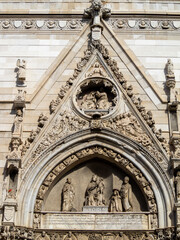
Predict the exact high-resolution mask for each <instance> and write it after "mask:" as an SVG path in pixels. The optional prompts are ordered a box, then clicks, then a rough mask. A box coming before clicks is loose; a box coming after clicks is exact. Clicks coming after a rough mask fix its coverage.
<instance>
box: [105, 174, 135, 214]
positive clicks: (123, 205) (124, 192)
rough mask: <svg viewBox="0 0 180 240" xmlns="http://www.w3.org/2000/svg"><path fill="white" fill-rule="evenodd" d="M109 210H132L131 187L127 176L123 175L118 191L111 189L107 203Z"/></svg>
mask: <svg viewBox="0 0 180 240" xmlns="http://www.w3.org/2000/svg"><path fill="white" fill-rule="evenodd" d="M109 211H110V212H122V211H124V212H130V211H133V204H132V187H131V185H130V184H129V177H127V176H126V177H125V178H124V181H123V184H122V186H121V189H120V191H119V190H118V189H114V190H113V194H112V196H111V198H110V204H109Z"/></svg>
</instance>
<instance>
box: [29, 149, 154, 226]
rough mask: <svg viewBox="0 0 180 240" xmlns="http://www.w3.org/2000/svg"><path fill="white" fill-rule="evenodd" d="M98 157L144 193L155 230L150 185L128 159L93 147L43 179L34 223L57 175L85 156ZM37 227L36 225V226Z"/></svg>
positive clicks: (67, 160) (67, 161)
mask: <svg viewBox="0 0 180 240" xmlns="http://www.w3.org/2000/svg"><path fill="white" fill-rule="evenodd" d="M91 155H96V156H97V155H98V156H99V157H106V158H111V160H113V161H114V162H115V163H116V164H118V165H119V166H120V167H121V168H122V169H124V170H125V171H126V172H127V173H129V175H131V176H132V177H133V178H134V180H135V181H136V182H137V183H138V185H139V186H140V188H141V190H142V191H143V192H144V195H145V197H146V200H147V204H148V207H149V211H150V214H151V216H150V217H151V227H152V229H155V228H157V226H158V223H157V221H158V215H157V203H156V199H155V196H154V192H153V190H152V188H151V184H150V183H149V182H148V180H147V179H146V177H145V176H144V175H143V173H142V172H141V171H140V170H139V169H138V168H137V167H135V166H134V164H133V163H131V162H130V161H129V160H128V159H126V158H124V157H122V156H121V155H120V154H119V153H117V152H115V151H114V150H112V149H108V148H104V147H100V146H94V147H90V148H86V149H83V150H81V151H79V152H76V153H75V154H73V155H71V156H69V157H67V158H66V159H64V160H63V161H62V162H61V163H59V164H58V165H57V166H56V167H55V168H54V169H53V170H52V171H51V172H50V173H49V174H48V176H46V178H45V179H44V181H43V183H42V185H41V186H40V188H39V191H38V194H37V198H36V203H35V207H34V212H35V214H34V222H37V220H36V219H37V214H38V213H40V212H41V211H42V205H43V200H44V197H45V194H46V192H47V191H48V189H49V188H51V184H52V183H53V181H54V180H55V178H56V177H57V176H58V175H59V174H62V175H63V171H66V168H67V167H69V166H70V165H71V164H73V163H75V162H77V161H78V160H80V159H83V158H85V157H87V156H91ZM37 226H38V225H37Z"/></svg>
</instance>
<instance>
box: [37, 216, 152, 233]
mask: <svg viewBox="0 0 180 240" xmlns="http://www.w3.org/2000/svg"><path fill="white" fill-rule="evenodd" d="M148 218H149V217H148V213H147V214H144V213H108V214H107V213H104V214H103V213H94V214H93V213H89V214H88V213H52V212H51V213H44V214H42V219H41V228H44V229H64V230H68V229H71V230H76V229H77V230H128V229H131V230H135V229H137V230H138V229H141V230H147V229H149V226H148V225H149V224H148V223H149V220H148Z"/></svg>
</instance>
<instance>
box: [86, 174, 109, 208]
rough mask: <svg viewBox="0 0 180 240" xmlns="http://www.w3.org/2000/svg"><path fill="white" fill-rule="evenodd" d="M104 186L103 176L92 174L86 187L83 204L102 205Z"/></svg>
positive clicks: (103, 203) (103, 201)
mask: <svg viewBox="0 0 180 240" xmlns="http://www.w3.org/2000/svg"><path fill="white" fill-rule="evenodd" d="M104 188H105V186H104V182H103V178H98V177H97V176H96V175H93V176H92V179H91V181H90V183H89V185H88V186H87V189H86V194H85V195H86V196H85V206H104V205H105V199H104Z"/></svg>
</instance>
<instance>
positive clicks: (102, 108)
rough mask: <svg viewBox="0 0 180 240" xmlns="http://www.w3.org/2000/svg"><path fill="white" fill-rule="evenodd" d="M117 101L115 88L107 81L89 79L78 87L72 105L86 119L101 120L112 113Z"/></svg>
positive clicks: (103, 79) (102, 78)
mask: <svg viewBox="0 0 180 240" xmlns="http://www.w3.org/2000/svg"><path fill="white" fill-rule="evenodd" d="M117 99H118V91H117V88H116V86H115V85H114V84H113V83H112V82H111V81H110V80H109V79H106V78H104V77H90V78H87V79H86V80H84V81H83V82H82V83H81V84H80V85H79V86H78V88H77V90H76V93H75V96H74V97H73V103H74V106H75V107H76V109H77V110H78V112H79V113H80V114H82V115H84V116H85V117H86V118H88V119H91V118H100V117H101V118H103V116H109V115H110V114H111V113H112V112H114V110H115V108H116V106H117Z"/></svg>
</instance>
